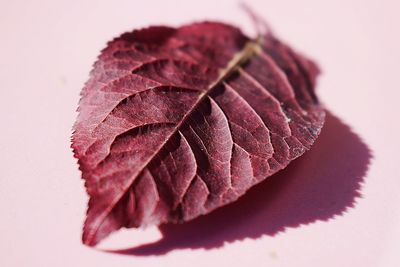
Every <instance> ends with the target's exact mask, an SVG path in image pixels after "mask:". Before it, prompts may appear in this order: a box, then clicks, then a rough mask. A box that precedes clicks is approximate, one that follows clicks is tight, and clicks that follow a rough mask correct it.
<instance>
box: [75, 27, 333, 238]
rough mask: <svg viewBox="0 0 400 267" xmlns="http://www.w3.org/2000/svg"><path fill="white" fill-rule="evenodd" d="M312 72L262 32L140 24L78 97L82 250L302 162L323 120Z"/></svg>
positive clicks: (231, 196)
mask: <svg viewBox="0 0 400 267" xmlns="http://www.w3.org/2000/svg"><path fill="white" fill-rule="evenodd" d="M317 74H318V68H317V67H316V65H315V64H314V63H313V62H312V61H310V60H308V59H306V58H304V57H303V56H301V55H299V54H297V53H296V52H294V51H293V50H291V49H290V48H289V47H288V46H287V45H285V44H283V43H282V42H280V41H279V40H278V39H276V38H275V37H274V36H273V35H272V34H265V35H263V36H260V37H259V38H258V39H256V40H250V39H249V38H248V37H246V36H245V35H243V34H242V33H241V31H240V30H238V29H237V28H234V27H232V26H229V25H225V24H221V23H214V22H204V23H196V24H191V25H188V26H183V27H180V28H177V29H174V28H169V27H150V28H146V29H142V30H138V31H133V32H131V33H125V34H123V35H122V36H121V37H119V38H116V39H115V40H113V41H112V42H110V43H109V44H108V46H107V47H106V48H105V49H104V50H103V51H102V53H101V55H100V57H99V60H98V61H97V62H96V63H95V66H94V69H93V71H92V72H91V77H90V79H89V81H88V82H87V84H86V86H85V88H84V89H83V90H82V98H81V102H80V106H79V116H78V119H77V122H76V124H75V126H74V130H75V131H74V134H73V140H72V147H73V149H74V154H75V157H76V158H78V162H79V165H80V169H81V170H82V176H83V179H84V180H85V186H86V189H87V192H88V194H89V196H90V200H89V208H88V213H87V218H86V222H85V226H84V232H83V242H84V243H85V244H87V245H90V246H94V245H96V244H97V243H98V242H99V241H101V240H102V239H103V238H105V237H106V236H108V235H109V234H110V233H111V232H113V231H115V230H118V229H119V228H121V227H141V226H146V225H151V224H160V223H165V222H183V221H187V220H191V219H193V218H195V217H197V216H199V215H202V214H206V213H208V212H210V211H212V210H214V209H215V208H218V207H220V206H223V205H225V204H227V203H230V202H232V201H235V200H236V199H237V198H238V197H240V196H241V195H243V194H244V193H245V192H246V191H247V190H248V189H249V188H250V187H252V186H253V185H255V184H257V183H259V182H260V181H262V180H264V179H265V178H267V177H269V176H271V175H272V174H274V173H275V172H277V171H278V170H280V169H282V168H284V167H285V166H287V164H289V163H290V162H291V161H292V160H293V159H295V158H297V157H299V156H300V155H302V154H303V153H304V152H305V151H306V150H307V149H309V148H310V147H311V145H312V144H313V142H314V141H315V139H316V138H317V136H318V134H319V132H320V130H321V128H322V125H323V122H324V115H325V114H324V111H323V108H322V107H321V106H320V105H319V104H318V100H317V98H316V95H315V93H314V86H315V77H316V75H317Z"/></svg>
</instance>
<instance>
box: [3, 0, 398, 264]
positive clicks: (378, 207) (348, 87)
mask: <svg viewBox="0 0 400 267" xmlns="http://www.w3.org/2000/svg"><path fill="white" fill-rule="evenodd" d="M71 2H72V1H57V2H56V1H25V2H24V1H9V2H5V1H3V2H2V3H1V4H0V33H1V35H2V38H1V40H2V41H1V49H0V58H1V61H0V62H1V63H0V88H1V90H0V101H1V105H0V111H1V114H2V117H1V118H2V127H1V131H0V136H1V139H0V140H1V141H0V149H1V152H2V153H1V154H0V162H1V163H0V166H1V175H0V210H1V212H2V214H1V220H0V222H1V224H0V226H1V229H2V231H1V237H0V266H19V267H20V266H100V267H101V266H120V267H123V266H174V267H176V266H187V265H188V264H190V265H191V266H204V265H206V266H207V265H212V266H214V265H215V266H217V264H219V265H222V266H227V265H230V266H243V265H245V266H399V265H400V258H399V256H397V254H398V253H397V252H398V251H400V207H399V204H398V203H400V195H399V194H398V188H399V186H400V179H399V178H400V174H399V173H400V172H399V170H398V168H397V165H396V164H398V163H397V159H398V157H397V153H398V151H399V149H400V142H399V138H398V132H399V130H400V129H399V124H398V121H399V119H398V115H399V111H396V109H397V108H398V104H397V103H398V98H399V97H400V93H399V82H398V79H397V77H398V74H397V72H398V60H399V59H400V57H399V56H400V53H399V52H398V47H399V46H400V38H399V37H398V36H399V35H398V29H397V28H398V27H397V26H398V25H399V23H400V19H399V16H398V14H397V12H398V10H399V7H400V6H399V4H398V2H397V1H388V0H387V1H372V0H371V1H351V2H350V1H332V2H331V3H326V1H315V0H306V1H292V2H290V1H270V0H268V1H261V0H260V1H248V2H249V4H250V5H251V6H253V7H254V9H255V10H257V12H259V13H261V14H263V15H264V16H265V17H266V18H267V19H268V21H269V22H270V24H271V25H272V26H273V28H274V30H275V32H276V33H277V34H278V35H279V36H280V37H282V38H283V39H284V40H287V41H288V42H289V43H291V44H292V45H293V46H294V47H296V48H298V49H299V50H300V51H305V52H306V54H308V55H310V56H312V58H314V59H316V61H318V62H319V63H320V65H321V67H322V69H323V75H322V76H321V78H320V80H319V86H318V93H319V96H320V97H321V99H322V100H323V102H324V103H325V104H326V106H327V109H328V110H329V112H330V113H329V114H330V115H329V116H328V119H327V124H326V127H325V128H324V129H323V131H322V134H321V137H320V139H319V140H318V141H317V143H316V144H315V147H314V148H313V149H312V150H311V151H310V152H309V153H307V154H306V155H305V156H304V157H303V158H301V159H299V160H297V161H296V162H294V163H293V164H291V165H290V167H289V168H288V169H287V170H285V171H283V172H282V173H280V174H278V175H277V176H275V177H273V178H271V179H269V180H267V181H266V182H265V183H263V184H261V185H260V186H258V187H256V188H254V189H252V190H251V191H250V192H249V193H248V194H247V195H246V196H245V197H243V198H242V199H240V200H239V201H238V202H237V203H235V204H233V205H230V206H228V207H226V208H223V209H220V210H218V211H216V212H214V213H212V214H210V216H205V217H202V218H200V219H198V220H195V221H193V222H191V223H188V224H186V225H182V226H181V227H178V226H163V227H161V228H160V230H158V229H157V228H148V229H146V230H124V231H121V232H120V233H118V234H115V235H113V236H111V238H109V239H108V240H106V241H105V242H104V243H102V244H101V248H104V249H112V250H115V252H104V251H101V250H95V249H90V248H87V247H85V246H83V245H81V241H80V235H81V226H82V222H83V220H84V213H85V210H86V202H87V196H86V194H85V192H84V187H83V182H82V181H81V180H80V172H79V171H78V169H77V165H76V162H75V160H74V159H73V158H72V152H71V151H70V149H69V138H70V134H71V126H72V124H73V121H74V120H75V117H76V113H75V109H76V106H77V102H78V98H79V92H80V90H81V88H82V85H83V83H84V82H85V81H86V79H87V77H88V72H89V70H90V68H91V64H92V63H93V61H94V60H95V58H96V56H97V55H98V53H99V51H100V49H101V48H103V47H104V46H105V43H106V41H108V40H110V39H111V38H112V37H114V36H116V35H118V34H119V33H121V32H123V31H126V30H130V29H132V28H134V27H142V26H146V25H150V24H170V25H180V24H183V23H187V22H191V21H193V20H202V19H205V18H208V19H218V20H223V21H226V22H229V23H233V24H236V25H238V26H242V27H243V29H244V30H246V31H247V32H249V33H252V28H251V22H250V20H249V19H248V18H247V17H246V15H245V14H244V13H243V12H242V11H241V10H240V9H239V8H238V5H237V3H236V1H197V2H189V1H160V2H156V1H150V0H147V1H143V2H139V1H138V2H136V3H135V1H85V2H84V3H81V2H78V1H76V2H73V3H71ZM349 127H350V128H351V129H350V128H349ZM371 156H372V157H371Z"/></svg>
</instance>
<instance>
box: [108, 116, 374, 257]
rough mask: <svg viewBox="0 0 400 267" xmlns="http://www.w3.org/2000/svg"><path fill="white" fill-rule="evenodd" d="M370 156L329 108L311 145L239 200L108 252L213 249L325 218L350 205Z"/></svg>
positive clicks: (365, 148)
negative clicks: (143, 241)
mask: <svg viewBox="0 0 400 267" xmlns="http://www.w3.org/2000/svg"><path fill="white" fill-rule="evenodd" d="M371 157H372V156H371V152H370V149H369V148H368V146H367V145H366V144H365V143H364V142H363V141H362V140H361V139H360V137H358V136H357V135H356V134H355V133H353V132H352V131H351V129H350V127H349V126H347V125H346V124H344V123H343V122H341V120H340V119H339V118H337V117H335V116H334V115H333V114H331V113H330V112H329V111H328V112H327V117H326V122H325V126H324V128H323V130H322V132H321V134H320V137H319V138H318V139H317V141H316V142H315V144H314V145H313V147H312V149H311V150H310V151H308V152H307V153H305V154H304V155H303V156H302V157H300V158H299V159H297V160H295V161H294V162H292V163H291V164H290V165H289V166H288V167H287V168H286V169H284V170H282V171H280V172H279V173H277V174H275V175H273V176H271V177H270V178H268V179H266V180H265V181H264V182H262V183H260V184H259V185H257V186H255V187H253V188H252V189H250V190H249V191H248V192H247V193H246V194H245V195H244V196H243V197H241V198H240V199H239V200H238V201H236V202H234V203H231V204H229V205H227V206H225V207H223V208H220V209H217V210H215V211H214V212H212V213H210V214H208V215H206V216H201V217H199V218H197V219H195V220H193V221H190V222H186V223H183V224H165V225H161V226H160V227H159V229H160V231H161V233H162V236H163V237H162V239H160V240H158V241H156V242H154V243H150V244H144V245H141V246H137V247H133V248H128V249H122V250H115V251H109V252H113V253H119V254H126V255H135V256H148V255H162V254H166V253H168V252H170V251H172V250H176V249H188V248H190V249H197V248H205V249H212V248H217V247H220V246H223V245H224V243H226V242H234V241H237V240H243V239H245V238H252V239H256V238H259V237H261V236H263V235H269V236H274V235H276V234H278V233H280V232H283V231H285V229H286V228H288V227H290V228H295V227H299V226H301V225H305V224H309V223H312V222H315V221H318V220H320V221H327V220H329V219H332V218H334V217H335V216H338V215H343V213H344V212H345V211H347V209H348V208H354V205H355V203H356V199H357V198H359V197H361V193H360V190H361V185H362V183H363V178H364V176H365V175H366V173H367V170H368V166H369V163H370V160H371Z"/></svg>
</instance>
